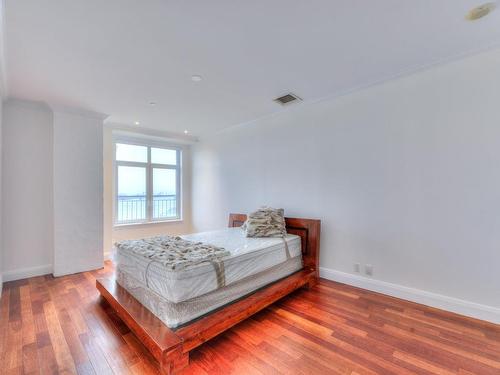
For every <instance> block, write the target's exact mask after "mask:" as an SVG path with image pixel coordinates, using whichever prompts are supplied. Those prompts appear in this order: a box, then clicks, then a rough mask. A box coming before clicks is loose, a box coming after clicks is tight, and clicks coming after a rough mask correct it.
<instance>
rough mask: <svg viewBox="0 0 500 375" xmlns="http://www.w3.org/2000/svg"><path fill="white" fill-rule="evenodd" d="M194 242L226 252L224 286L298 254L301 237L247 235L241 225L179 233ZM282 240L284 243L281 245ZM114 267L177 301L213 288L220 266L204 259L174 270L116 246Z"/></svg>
mask: <svg viewBox="0 0 500 375" xmlns="http://www.w3.org/2000/svg"><path fill="white" fill-rule="evenodd" d="M181 237H182V238H184V239H186V240H190V241H195V242H203V243H207V244H210V245H214V246H217V247H223V248H224V249H226V250H228V251H229V252H230V255H229V256H227V257H224V258H223V259H222V263H223V270H222V272H224V274H225V275H224V276H225V284H224V285H225V286H230V285H231V284H234V283H236V282H238V281H240V280H242V279H245V278H247V277H249V276H252V275H256V274H258V273H260V272H262V271H265V270H268V269H270V268H272V267H274V266H276V265H279V264H280V263H283V262H286V261H287V260H289V259H291V258H296V257H300V258H301V254H302V253H301V239H300V237H299V236H296V235H292V234H288V235H287V236H286V237H285V238H248V237H246V236H245V233H244V231H243V230H242V229H241V228H226V229H223V230H218V231H210V232H202V233H196V234H190V235H185V236H181ZM285 241H286V245H285ZM117 270H118V271H120V272H123V273H125V274H127V275H132V276H133V277H134V279H135V280H136V281H137V282H139V283H141V284H142V285H144V286H145V287H146V288H147V289H150V290H151V291H152V292H154V293H156V294H157V295H159V296H161V297H162V298H163V299H165V300H167V301H169V302H173V303H178V302H182V301H186V300H190V299H193V298H196V297H198V296H202V295H204V294H207V293H210V292H213V291H214V290H217V289H219V288H220V287H222V285H220V276H219V277H218V272H221V270H220V269H217V267H214V265H213V264H211V263H209V262H207V263H202V264H197V265H193V266H188V267H187V268H185V269H182V270H179V271H176V270H169V269H167V268H166V267H164V266H163V265H162V264H160V263H158V262H151V261H150V259H148V258H146V257H143V256H141V255H139V254H136V253H134V252H133V251H130V250H126V249H120V248H118V252H117Z"/></svg>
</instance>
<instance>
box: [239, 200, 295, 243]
mask: <svg viewBox="0 0 500 375" xmlns="http://www.w3.org/2000/svg"><path fill="white" fill-rule="evenodd" d="M284 215H285V211H284V210H283V209H282V208H278V209H276V208H271V207H262V208H259V209H258V210H257V211H255V212H252V213H251V214H249V215H248V218H247V220H246V221H245V224H243V230H245V233H246V236H247V237H283V236H285V235H286V228H285V216H284Z"/></svg>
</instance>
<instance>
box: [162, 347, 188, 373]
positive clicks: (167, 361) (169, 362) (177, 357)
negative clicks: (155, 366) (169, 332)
mask: <svg viewBox="0 0 500 375" xmlns="http://www.w3.org/2000/svg"><path fill="white" fill-rule="evenodd" d="M188 365H189V353H182V348H178V349H174V350H173V351H170V352H168V353H164V354H163V358H162V360H161V363H160V372H161V374H162V375H173V374H177V373H179V371H181V370H182V369H183V368H185V367H187V366H188Z"/></svg>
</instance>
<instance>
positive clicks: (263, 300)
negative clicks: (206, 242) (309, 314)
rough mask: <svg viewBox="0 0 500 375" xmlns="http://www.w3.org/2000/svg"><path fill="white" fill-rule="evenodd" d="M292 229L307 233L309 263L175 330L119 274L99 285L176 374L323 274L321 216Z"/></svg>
mask: <svg viewBox="0 0 500 375" xmlns="http://www.w3.org/2000/svg"><path fill="white" fill-rule="evenodd" d="M245 220H246V215H242V214H230V215H229V226H230V227H238V226H241V225H242V224H243V222H244V221H245ZM286 225H287V231H288V233H293V234H297V235H299V236H300V237H301V238H302V258H303V262H304V268H303V269H302V270H300V271H299V272H296V273H294V274H293V275H290V276H288V277H286V278H284V279H281V280H280V281H277V282H275V283H273V284H270V285H269V286H266V287H264V288H262V289H259V290H258V291H256V292H254V293H252V294H250V295H248V296H247V297H245V298H243V299H241V300H238V301H237V302H234V303H232V304H229V305H227V306H225V307H223V308H221V309H219V310H217V311H215V312H213V313H210V314H208V315H206V316H204V317H203V318H201V319H199V320H196V321H194V322H193V323H190V324H188V325H185V326H183V327H181V328H179V329H177V330H175V331H174V330H171V329H170V328H168V327H167V326H166V325H165V324H164V323H163V322H162V321H161V320H160V319H158V318H157V317H156V316H155V315H154V314H153V313H151V312H150V311H149V310H148V309H147V308H145V307H144V306H143V305H142V304H141V303H140V302H139V301H137V300H136V299H135V298H134V297H132V295H130V294H129V293H128V292H127V291H126V290H125V289H124V288H122V287H121V286H120V285H118V284H117V283H116V281H115V280H114V279H99V280H97V282H96V287H97V289H98V290H99V292H100V293H101V295H102V297H103V298H104V299H105V300H106V301H107V302H108V303H109V304H110V305H111V307H112V308H113V309H114V310H115V311H116V313H117V314H118V316H119V317H120V318H121V319H122V320H123V322H124V323H125V324H126V325H127V326H128V327H129V328H130V330H131V331H132V332H134V334H135V335H136V336H137V338H138V339H139V340H140V341H141V342H142V343H143V344H144V346H145V347H146V348H147V349H148V350H149V351H150V352H151V354H152V355H153V357H155V358H156V360H157V361H158V362H159V364H160V369H161V372H162V374H165V375H167V374H168V375H170V374H175V373H177V372H179V371H180V370H182V369H183V368H185V367H186V366H188V364H189V352H190V351H191V350H193V349H194V348H196V347H198V346H200V345H201V344H203V343H204V342H205V341H207V340H210V339H211V338H213V337H215V336H217V335H218V334H219V333H221V332H224V331H225V330H227V329H229V328H231V327H232V326H234V325H235V324H238V323H239V322H241V321H242V320H245V319H246V318H248V317H249V316H251V315H252V314H255V313H256V312H258V311H260V310H262V309H264V308H265V307H267V306H269V305H270V304H272V303H274V302H275V301H277V300H279V299H280V298H282V297H284V296H286V295H287V294H289V293H291V292H293V291H294V290H296V289H298V288H301V287H304V286H305V287H310V286H312V285H314V284H315V283H316V282H317V279H318V276H319V274H318V272H319V268H318V262H319V237H320V225H321V223H320V221H319V220H312V219H295V218H286Z"/></svg>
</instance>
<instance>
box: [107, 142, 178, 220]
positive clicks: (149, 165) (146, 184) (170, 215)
mask: <svg viewBox="0 0 500 375" xmlns="http://www.w3.org/2000/svg"><path fill="white" fill-rule="evenodd" d="M180 161H181V151H180V150H179V149H175V148H168V147H163V146H156V145H152V144H151V145H147V144H140V143H128V142H121V141H116V142H115V224H136V223H137V224H139V223H151V222H155V221H165V220H175V219H180V218H181V215H180V212H181V204H180V202H181V200H180V186H181V184H180V178H181V166H180V164H181V162H180Z"/></svg>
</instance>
